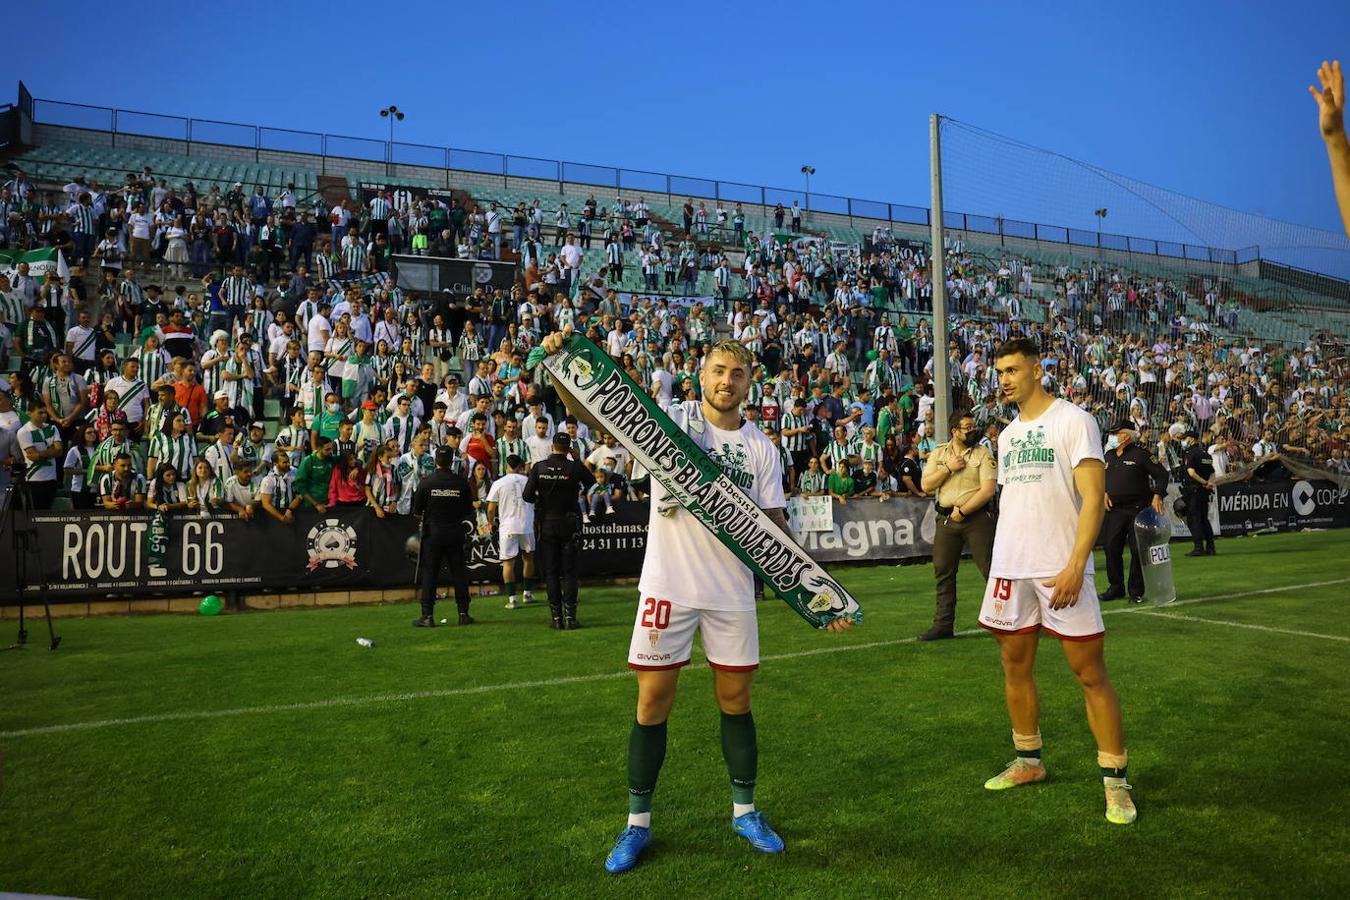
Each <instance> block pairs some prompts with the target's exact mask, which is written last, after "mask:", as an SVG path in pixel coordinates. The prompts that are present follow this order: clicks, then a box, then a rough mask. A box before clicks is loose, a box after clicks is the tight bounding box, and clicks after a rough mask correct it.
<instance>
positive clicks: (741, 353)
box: [708, 338, 755, 374]
mask: <svg viewBox="0 0 1350 900" xmlns="http://www.w3.org/2000/svg"><path fill="white" fill-rule="evenodd" d="M714 353H725V354H726V355H727V356H730V357H731V358H732V359H734V360H736V362H738V363H740V364H741V365H743V366H745V371H746V373H747V374H748V373H749V372H750V371H751V369H753V368H754V366H755V354H753V353H751V352H750V348H749V347H747V346H745V345H744V344H742V343H741V342H740V341H733V340H731V339H730V338H724V339H722V340H720V341H718V342H717V343H715V344H713V345H712V346H711V347H709V348H708V358H711V357H712V355H713V354H714Z"/></svg>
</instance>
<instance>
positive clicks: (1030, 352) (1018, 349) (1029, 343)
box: [994, 337, 1041, 360]
mask: <svg viewBox="0 0 1350 900" xmlns="http://www.w3.org/2000/svg"><path fill="white" fill-rule="evenodd" d="M1005 356H1029V357H1031V358H1032V359H1040V358H1041V348H1040V346H1039V345H1037V343H1036V342H1035V341H1033V340H1032V339H1031V338H1029V337H1015V338H1008V339H1007V340H1006V341H1004V342H1003V343H1001V344H999V345H998V347H997V348H996V349H995V350H994V359H996V360H998V359H1002V358H1003V357H1005Z"/></svg>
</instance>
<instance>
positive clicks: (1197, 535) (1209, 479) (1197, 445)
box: [1181, 431, 1217, 556]
mask: <svg viewBox="0 0 1350 900" xmlns="http://www.w3.org/2000/svg"><path fill="white" fill-rule="evenodd" d="M1181 465H1182V468H1184V469H1185V470H1186V481H1185V486H1186V487H1185V492H1186V527H1187V528H1189V529H1190V530H1191V540H1193V541H1195V549H1194V550H1192V551H1191V552H1190V553H1187V554H1186V555H1187V556H1214V555H1215V553H1216V552H1217V551H1215V549H1214V529H1213V528H1211V527H1210V524H1209V497H1210V495H1211V494H1213V493H1214V458H1213V457H1211V456H1210V455H1209V448H1208V447H1206V446H1205V442H1204V441H1202V440H1200V436H1199V435H1198V434H1196V433H1195V432H1194V431H1190V432H1187V433H1186V456H1185V458H1184V460H1183V462H1182V463H1181Z"/></svg>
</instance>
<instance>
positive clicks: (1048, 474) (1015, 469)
mask: <svg viewBox="0 0 1350 900" xmlns="http://www.w3.org/2000/svg"><path fill="white" fill-rule="evenodd" d="M1085 459H1095V460H1098V461H1099V462H1101V463H1102V464H1103V465H1105V458H1104V457H1103V455H1102V436H1101V432H1100V430H1099V429H1098V428H1097V421H1096V420H1095V419H1093V418H1092V416H1091V415H1090V414H1089V413H1087V412H1084V411H1083V410H1081V409H1079V408H1078V407H1076V406H1074V405H1073V404H1072V403H1069V402H1068V401H1066V400H1058V399H1057V400H1055V401H1054V402H1053V403H1052V404H1050V406H1049V408H1048V409H1046V411H1045V412H1043V413H1041V415H1040V416H1039V417H1038V418H1036V419H1035V420H1034V421H1031V422H1027V421H1024V420H1023V419H1022V417H1021V416H1020V415H1019V416H1018V417H1017V418H1016V419H1013V421H1012V424H1010V425H1009V426H1008V427H1007V428H1005V429H1003V433H1002V434H1000V435H999V437H998V483H999V484H1000V485H1002V486H1003V493H1002V495H1001V496H1000V497H999V516H998V529H997V531H996V532H995V534H994V556H993V562H992V564H991V565H990V567H989V577H991V578H1009V579H1017V578H1042V577H1046V578H1048V577H1050V576H1052V575H1057V574H1059V573H1060V571H1062V570H1063V568H1064V566H1065V565H1067V564H1068V562H1069V557H1070V556H1071V555H1072V554H1073V545H1074V540H1075V538H1076V536H1077V533H1078V510H1079V508H1080V507H1081V506H1082V498H1081V497H1079V496H1078V490H1077V488H1076V487H1074V483H1073V470H1074V468H1075V467H1076V466H1077V465H1078V464H1079V463H1080V462H1082V461H1083V460H1085ZM1092 572H1093V566H1092V559H1091V557H1089V558H1088V563H1087V569H1086V573H1087V577H1088V578H1089V579H1090V578H1091V577H1092Z"/></svg>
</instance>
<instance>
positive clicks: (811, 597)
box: [526, 334, 862, 628]
mask: <svg viewBox="0 0 1350 900" xmlns="http://www.w3.org/2000/svg"><path fill="white" fill-rule="evenodd" d="M543 352H544V351H543V350H542V348H538V347H536V348H535V349H534V350H533V351H531V353H530V360H529V362H527V363H526V365H528V366H532V365H534V364H536V363H537V362H539V361H541V360H540V359H539V357H543V359H542V362H543V364H544V367H545V368H546V369H547V370H548V371H549V374H551V375H552V376H553V378H554V379H555V381H556V383H558V384H560V385H562V386H563V387H564V388H565V389H566V390H567V391H568V393H570V394H571V395H572V396H573V397H575V398H576V400H577V401H578V402H579V403H581V404H582V405H583V406H584V407H585V408H586V411H587V412H589V413H590V414H591V415H592V416H594V417H595V419H596V421H597V422H599V423H600V424H601V425H603V426H604V428H605V429H606V430H607V431H609V432H611V433H612V434H613V435H614V436H615V438H617V439H618V441H619V443H621V444H623V446H624V447H626V448H627V449H628V452H630V453H632V454H633V457H634V459H635V460H636V461H637V462H638V463H641V464H642V466H643V467H644V468H645V469H646V470H647V471H649V472H651V474H652V477H653V478H655V479H656V480H657V481H659V482H660V483H661V485H662V486H663V487H665V489H666V490H667V491H669V492H670V494H671V496H672V497H674V498H675V499H676V500H677V501H679V503H680V505H681V506H683V507H684V508H685V509H687V510H688V511H689V512H690V513H692V514H693V516H694V518H695V519H697V520H698V521H699V524H701V525H702V526H703V527H704V528H707V529H708V531H710V532H712V535H713V537H715V538H717V539H718V540H719V541H721V542H722V545H723V546H725V547H726V548H727V549H728V550H730V551H731V552H732V553H734V554H736V556H737V557H738V558H739V559H740V560H741V562H743V563H745V564H746V565H747V566H749V567H750V569H751V571H753V572H754V573H755V574H756V575H758V576H759V577H760V578H761V579H763V580H764V583H765V584H767V585H769V586H770V587H772V588H773V589H774V592H775V593H777V594H778V596H780V597H782V598H783V600H784V601H786V602H787V604H788V605H789V606H791V607H792V608H793V609H794V610H796V611H797V612H798V613H799V614H800V615H801V616H802V618H804V619H806V621H808V622H810V623H811V624H812V625H813V626H815V627H816V628H824V627H825V626H826V625H828V624H829V623H830V622H833V621H835V620H836V619H849V620H851V621H854V622H860V621H862V609H861V608H860V607H859V606H858V601H856V600H854V599H853V597H852V596H851V595H850V594H849V593H848V591H846V590H845V589H844V588H843V587H842V586H841V585H840V584H839V582H837V581H835V580H834V579H833V578H831V577H830V574H829V573H828V572H826V571H825V569H824V568H822V567H821V566H820V564H819V563H817V562H816V561H815V560H813V559H811V557H810V556H808V555H807V553H806V551H805V550H803V549H802V548H801V547H800V546H799V545H798V544H797V542H796V541H795V540H793V539H792V536H791V535H790V534H788V533H787V532H786V531H784V530H783V529H781V528H779V527H778V525H777V524H776V523H775V522H774V521H773V520H772V519H770V518H769V517H768V516H767V515H765V513H764V511H763V510H762V509H760V508H759V507H758V506H757V505H756V504H755V503H754V501H752V500H751V499H750V498H749V497H747V496H746V495H745V494H744V493H743V492H742V491H741V489H740V488H739V487H737V486H736V484H735V482H733V481H732V480H731V478H730V477H728V475H727V474H726V473H725V472H724V471H722V468H721V466H719V465H718V464H717V463H716V462H715V461H714V460H713V459H711V458H710V457H709V456H708V454H707V453H705V452H704V451H703V449H702V448H701V447H699V445H698V444H697V443H695V441H694V440H693V438H691V437H690V436H689V435H688V434H686V433H685V431H684V429H682V428H681V427H680V426H678V425H676V424H675V422H674V421H672V420H671V418H670V416H668V415H666V413H665V411H664V410H662V409H661V407H659V406H657V405H656V402H655V401H654V400H653V399H652V398H651V397H650V396H649V395H648V394H647V392H646V391H644V390H642V388H641V387H639V386H638V384H637V382H635V381H633V379H632V378H630V377H628V375H627V373H625V372H624V371H623V369H621V368H620V367H619V366H618V364H617V363H615V362H614V360H613V359H611V358H610V357H609V356H607V355H606V354H605V352H604V351H603V350H601V349H600V348H599V347H597V346H596V345H595V344H593V343H592V342H591V341H589V340H587V339H586V338H584V337H582V336H581V335H577V334H574V335H572V336H571V337H570V338H569V339H568V341H567V343H566V345H565V346H564V348H563V349H562V350H560V351H558V352H557V353H555V354H553V355H552V356H547V357H544V356H543ZM693 564H694V563H693V562H692V561H691V565H693Z"/></svg>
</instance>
